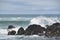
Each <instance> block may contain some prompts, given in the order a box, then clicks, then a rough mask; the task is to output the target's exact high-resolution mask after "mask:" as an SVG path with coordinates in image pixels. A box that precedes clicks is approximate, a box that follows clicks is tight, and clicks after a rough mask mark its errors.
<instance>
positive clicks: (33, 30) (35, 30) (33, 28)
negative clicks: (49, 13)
mask: <svg viewBox="0 0 60 40" xmlns="http://www.w3.org/2000/svg"><path fill="white" fill-rule="evenodd" d="M43 31H45V28H43V27H41V26H40V25H36V24H32V25H29V26H28V28H27V29H26V30H25V35H34V34H37V35H38V34H39V33H43Z"/></svg>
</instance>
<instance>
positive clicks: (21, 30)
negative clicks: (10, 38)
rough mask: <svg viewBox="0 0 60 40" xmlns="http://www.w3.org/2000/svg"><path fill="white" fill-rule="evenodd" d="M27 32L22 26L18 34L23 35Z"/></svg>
mask: <svg viewBox="0 0 60 40" xmlns="http://www.w3.org/2000/svg"><path fill="white" fill-rule="evenodd" d="M24 33H25V31H24V29H23V28H22V27H21V28H19V30H18V32H17V35H23V34H24Z"/></svg>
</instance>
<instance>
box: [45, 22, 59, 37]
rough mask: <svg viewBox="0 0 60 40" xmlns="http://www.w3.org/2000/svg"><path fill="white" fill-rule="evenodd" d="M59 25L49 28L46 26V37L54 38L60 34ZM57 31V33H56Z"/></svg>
mask: <svg viewBox="0 0 60 40" xmlns="http://www.w3.org/2000/svg"><path fill="white" fill-rule="evenodd" d="M59 29H60V23H54V24H52V25H51V26H48V27H47V29H46V31H45V32H46V33H45V35H46V36H56V35H58V33H60V30H59ZM57 31H58V32H57Z"/></svg>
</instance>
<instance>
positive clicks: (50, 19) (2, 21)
mask: <svg viewBox="0 0 60 40" xmlns="http://www.w3.org/2000/svg"><path fill="white" fill-rule="evenodd" d="M56 22H59V23H60V14H0V40H60V37H45V36H38V35H30V36H25V35H7V33H8V31H7V28H8V26H9V25H13V26H15V27H16V29H15V30H16V31H17V30H18V28H20V27H23V28H24V29H26V28H27V27H28V26H29V25H31V24H39V25H41V26H42V27H45V25H52V24H53V23H56Z"/></svg>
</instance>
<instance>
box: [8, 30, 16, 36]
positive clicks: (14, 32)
mask: <svg viewBox="0 0 60 40" xmlns="http://www.w3.org/2000/svg"><path fill="white" fill-rule="evenodd" d="M15 34H16V31H15V30H12V31H9V32H8V35H15Z"/></svg>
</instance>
